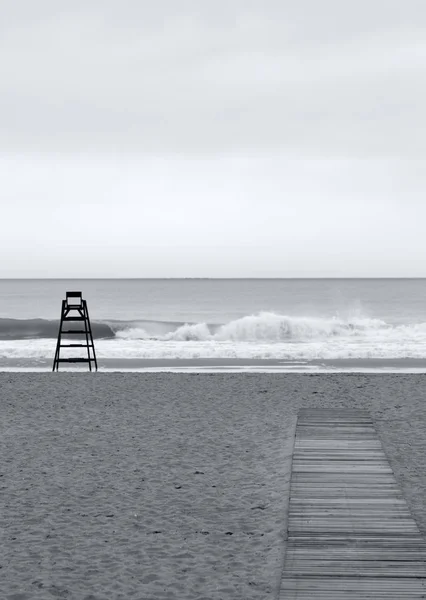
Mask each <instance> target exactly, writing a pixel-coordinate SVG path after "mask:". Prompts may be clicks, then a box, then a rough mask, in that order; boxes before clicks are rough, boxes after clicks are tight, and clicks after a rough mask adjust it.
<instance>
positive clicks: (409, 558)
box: [280, 409, 426, 600]
mask: <svg viewBox="0 0 426 600" xmlns="http://www.w3.org/2000/svg"><path fill="white" fill-rule="evenodd" d="M296 598H297V599H298V600H303V599H306V600H308V599H309V600H313V599H317V598H318V599H321V598H327V599H330V600H332V599H334V598H339V599H345V598H347V599H352V598H353V599H355V598H356V599H357V600H362V599H364V598H379V599H380V598H390V599H392V598H398V600H404V599H405V598H407V599H411V598H426V541H425V540H424V539H423V537H422V536H421V534H420V532H419V529H418V527H417V524H416V523H415V521H414V519H413V518H412V516H411V513H410V511H409V508H408V506H407V503H406V501H405V499H404V497H403V495H402V493H401V491H400V489H399V487H398V485H397V482H396V480H395V477H394V474H393V471H392V469H391V467H390V466H389V463H388V461H387V459H386V456H385V454H384V452H383V449H382V445H381V443H380V440H379V439H378V437H377V434H376V431H375V428H374V425H373V423H372V422H371V419H370V417H369V415H368V414H367V413H364V412H358V411H355V410H343V409H336V410H334V409H333V410H315V409H304V410H301V411H300V412H299V415H298V422H297V427H296V434H295V444H294V452H293V464H292V474H291V484H290V503H289V514H288V541H287V549H286V560H285V566H284V571H283V576H282V581H281V592H280V600H284V599H289V600H291V599H296Z"/></svg>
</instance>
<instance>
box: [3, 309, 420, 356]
mask: <svg viewBox="0 0 426 600" xmlns="http://www.w3.org/2000/svg"><path fill="white" fill-rule="evenodd" d="M148 330H151V331H148ZM154 330H155V333H153V331H154ZM160 330H161V333H159V331H160ZM167 330H168V331H167ZM115 334H116V337H113V338H110V339H96V340H95V346H96V351H97V354H98V356H99V358H100V359H102V358H139V359H148V358H153V359H161V358H166V359H176V358H182V359H191V358H225V359H226V358H228V359H232V358H238V359H241V358H243V359H244V358H247V359H250V358H251V359H268V358H269V359H288V360H313V359H348V358H363V359H368V358H382V359H387V358H389V359H391V358H425V359H426V323H415V324H411V325H410V324H408V325H391V324H388V323H386V322H385V321H383V320H380V319H371V318H368V317H363V316H362V315H357V316H356V317H352V318H347V319H343V318H339V317H335V318H314V317H292V316H285V315H279V314H275V313H267V312H263V313H259V314H257V315H251V316H246V317H243V318H241V319H237V320H234V321H230V322H229V323H227V324H225V325H207V324H205V323H197V324H184V325H179V324H168V325H167V327H166V324H161V327H158V326H157V325H156V324H155V323H154V325H153V326H151V325H150V324H149V323H148V325H147V326H146V327H145V326H142V324H137V323H136V324H131V323H130V324H129V325H126V326H123V325H121V329H120V328H118V327H117V330H116V332H115ZM55 344H56V341H55V340H54V339H47V338H42V339H41V338H37V339H19V340H1V341H0V359H3V361H4V360H5V359H6V360H7V359H10V358H13V359H19V358H26V359H34V360H37V359H50V358H51V357H52V356H53V354H54V350H55ZM71 351H73V349H72V350H70V351H69V352H71ZM64 353H65V356H66V350H64Z"/></svg>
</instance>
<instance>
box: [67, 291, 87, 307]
mask: <svg viewBox="0 0 426 600" xmlns="http://www.w3.org/2000/svg"><path fill="white" fill-rule="evenodd" d="M66 303H67V305H68V306H82V305H83V298H82V296H81V292H67V293H66Z"/></svg>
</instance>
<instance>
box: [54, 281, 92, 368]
mask: <svg viewBox="0 0 426 600" xmlns="http://www.w3.org/2000/svg"><path fill="white" fill-rule="evenodd" d="M74 323H78V325H77V326H76V327H74V326H73V324H74ZM74 336H79V337H77V341H76V342H75V343H70V342H64V341H63V337H65V338H68V339H70V338H71V339H72V338H74V339H75V337H74ZM62 348H85V349H86V352H87V356H74V357H67V358H61V356H60V353H61V349H62ZM59 363H88V365H89V370H90V371H92V364H93V366H94V368H95V370H96V371H97V370H98V362H97V360H96V353H95V345H94V343H93V335H92V327H91V325H90V319H89V311H88V310H87V302H86V300H83V297H82V294H81V292H66V297H65V300H62V310H61V322H60V325H59V333H58V343H57V344H56V352H55V358H54V360H53V369H52V371H58V370H59Z"/></svg>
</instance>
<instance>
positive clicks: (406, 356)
mask: <svg viewBox="0 0 426 600" xmlns="http://www.w3.org/2000/svg"><path fill="white" fill-rule="evenodd" d="M69 290H79V291H82V293H83V297H84V298H85V299H86V300H87V303H88V308H89V312H90V317H91V321H92V325H93V328H94V336H95V347H96V352H97V356H98V360H99V364H100V367H101V368H102V367H104V368H115V369H117V368H120V369H125V368H127V367H130V366H131V367H132V368H146V367H147V364H148V363H147V361H157V363H155V364H156V365H157V366H158V365H159V366H162V365H163V363H164V361H169V362H170V364H173V365H174V366H179V364H186V365H187V364H189V365H191V364H195V363H194V361H196V363H197V365H198V366H200V365H201V366H202V365H203V364H204V363H205V365H209V364H210V365H212V364H214V365H216V366H217V365H221V366H226V365H228V366H229V365H232V364H237V362H238V365H239V366H240V367H241V366H244V364H245V363H247V365H251V366H253V364H257V363H258V366H259V365H261V364H264V361H269V364H270V365H275V367H277V366H279V365H284V366H285V367H286V368H289V367H291V366H299V367H300V366H302V367H303V366H304V365H305V366H309V365H311V366H315V368H316V369H318V368H320V367H321V365H322V366H323V367H324V368H325V367H327V366H328V367H330V364H331V365H332V366H333V365H334V366H335V365H337V364H338V365H340V368H342V364H343V362H344V361H349V362H348V363H347V364H348V365H351V368H353V365H354V364H356V363H357V364H359V365H364V367H363V368H364V369H368V368H369V366H375V367H377V366H379V367H380V368H386V366H387V365H390V364H392V365H393V366H394V368H396V369H402V368H406V367H407V366H408V367H410V366H413V367H414V366H415V367H416V368H422V366H423V362H422V361H423V360H425V361H426V279H123V280H120V279H114V280H111V279H105V280H100V279H91V280H88V279H86V280H52V279H46V280H41V279H37V280H18V279H10V280H4V279H3V280H0V369H3V370H7V369H13V370H15V369H30V370H33V369H34V370H35V369H47V368H49V367H50V365H51V362H52V360H53V355H54V351H55V345H56V338H57V333H58V325H59V317H60V308H61V301H62V299H63V298H64V297H65V292H66V291H69ZM158 361H160V363H158ZM185 361H186V362H185ZM188 361H189V362H188ZM191 361H192V362H191ZM209 361H210V362H209ZM336 361H337V362H336ZM342 361H343V362H342ZM354 361H355V362H354ZM378 361H379V362H378ZM389 361H390V362H389ZM150 364H154V362H152V363H150ZM425 364H426V362H425ZM148 366H149V365H148Z"/></svg>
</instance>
